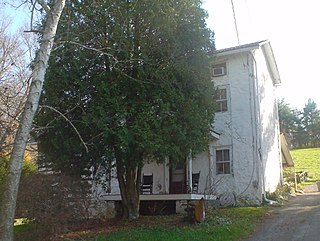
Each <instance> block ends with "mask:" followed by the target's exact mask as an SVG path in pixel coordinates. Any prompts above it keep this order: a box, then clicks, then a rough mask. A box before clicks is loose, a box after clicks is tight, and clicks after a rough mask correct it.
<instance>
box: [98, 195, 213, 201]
mask: <svg viewBox="0 0 320 241" xmlns="http://www.w3.org/2000/svg"><path fill="white" fill-rule="evenodd" d="M202 198H203V199H204V200H216V199H217V197H216V196H215V195H208V194H195V193H186V194H142V195H140V201H196V200H200V199H202ZM99 199H100V200H102V201H121V195H120V194H110V195H103V196H102V197H100V198H99Z"/></svg>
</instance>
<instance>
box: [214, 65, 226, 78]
mask: <svg viewBox="0 0 320 241" xmlns="http://www.w3.org/2000/svg"><path fill="white" fill-rule="evenodd" d="M212 72H213V77H217V76H221V75H225V74H226V71H225V68H224V67H215V68H213V71H212Z"/></svg>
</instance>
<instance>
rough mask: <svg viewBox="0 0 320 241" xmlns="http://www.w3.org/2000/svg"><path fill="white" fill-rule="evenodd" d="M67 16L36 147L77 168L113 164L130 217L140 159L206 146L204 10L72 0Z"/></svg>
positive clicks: (59, 166)
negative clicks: (42, 129)
mask: <svg viewBox="0 0 320 241" xmlns="http://www.w3.org/2000/svg"><path fill="white" fill-rule="evenodd" d="M63 16H64V18H63V19H62V20H61V22H60V26H59V28H58V36H59V37H58V41H59V44H58V45H57V46H56V47H57V48H56V50H55V52H54V55H53V56H52V58H51V61H50V67H49V70H48V73H47V76H46V77H47V80H46V83H45V86H44V94H43V98H42V106H43V108H42V111H41V112H40V113H39V117H38V122H37V123H38V124H39V125H41V126H45V125H46V126H47V128H46V129H45V130H44V131H43V132H42V133H39V143H40V144H39V146H40V151H42V152H43V153H44V160H45V161H46V162H47V163H51V164H52V165H53V168H55V169H56V170H61V171H64V172H68V173H70V174H76V175H78V174H86V175H90V174H92V173H90V172H89V170H90V171H92V170H93V172H95V171H96V170H97V168H98V167H99V166H101V165H107V166H108V167H110V166H111V165H110V163H115V166H116V169H117V177H118V181H119V184H120V190H121V195H122V202H123V206H124V213H125V215H126V217H128V218H130V219H135V218H137V217H138V216H139V184H140V172H141V168H142V167H143V165H144V164H145V163H146V162H149V161H158V162H162V161H164V159H165V158H166V157H170V160H171V161H172V163H174V162H178V161H181V160H183V159H185V157H186V156H187V155H188V154H189V153H190V150H192V153H193V154H196V153H198V152H200V151H203V150H204V149H205V148H207V144H208V138H209V135H208V134H209V129H210V127H211V124H212V121H213V104H214V102H213V101H212V91H213V87H212V85H211V82H210V69H209V55H210V52H211V51H212V50H213V49H214V42H213V34H212V32H210V31H209V30H208V28H207V27H206V24H205V18H206V13H205V11H204V10H203V9H201V1H200V0H179V1H177V0H162V1H150V0H112V1H111V0H96V1H87V0H82V1H79V0H69V1H67V5H66V8H65V14H64V15H63ZM45 106H50V108H46V107H45ZM51 107H53V108H55V109H56V111H52V109H51ZM58 112H60V113H63V114H64V117H66V118H67V119H68V120H69V121H66V120H65V118H63V117H61V115H60V114H58ZM71 123H72V125H73V126H74V127H76V128H77V130H78V131H79V133H80V135H81V137H82V138H83V140H85V142H86V143H85V144H86V146H85V145H84V144H83V143H82V142H81V140H80V138H79V136H78V134H77V133H76V131H74V129H73V128H72V126H71ZM86 148H87V149H86Z"/></svg>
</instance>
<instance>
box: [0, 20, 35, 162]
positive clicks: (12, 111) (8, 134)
mask: <svg viewBox="0 0 320 241" xmlns="http://www.w3.org/2000/svg"><path fill="white" fill-rule="evenodd" d="M10 27H11V25H10V20H9V19H8V18H7V17H6V16H1V19H0V155H2V156H7V155H9V153H10V150H11V149H12V145H13V140H14V134H15V131H16V130H17V127H18V124H19V117H20V115H21V113H22V110H23V107H24V103H25V101H26V97H27V91H28V88H29V78H30V75H31V70H30V68H29V67H30V66H29V65H30V55H29V54H30V52H31V51H32V46H35V42H36V39H35V38H32V36H30V35H26V34H23V33H22V31H19V32H17V33H10V32H9V29H10Z"/></svg>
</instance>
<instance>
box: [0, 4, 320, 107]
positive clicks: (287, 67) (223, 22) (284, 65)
mask: <svg viewBox="0 0 320 241" xmlns="http://www.w3.org/2000/svg"><path fill="white" fill-rule="evenodd" d="M2 1H3V0H0V12H5V13H6V14H8V15H11V16H13V17H14V20H15V23H16V24H17V22H18V23H19V24H17V25H16V26H18V25H20V24H22V23H26V22H28V21H27V19H26V18H27V17H26V15H24V13H25V12H24V13H23V11H26V9H24V10H23V9H21V8H20V9H18V10H17V11H14V10H12V9H11V11H9V10H8V8H7V6H8V5H4V4H3V3H4V2H5V1H3V2H2ZM12 1H13V2H14V0H12ZM203 1H204V4H203V7H204V8H205V9H206V10H207V11H208V13H209V19H208V26H209V27H210V28H211V29H213V30H214V32H215V40H216V48H217V49H221V48H226V47H231V46H236V45H237V44H238V41H237V35H236V30H235V24H234V18H233V12H232V5H231V0H203ZM9 2H10V1H9ZM16 2H17V1H16ZM233 3H234V7H235V13H236V19H237V26H238V32H239V37H240V44H246V43H251V42H255V41H260V40H264V39H269V40H270V41H271V45H272V48H273V51H274V55H275V58H276V61H277V64H278V68H279V72H280V76H281V80H282V86H281V87H279V88H278V89H279V91H278V96H279V97H284V98H285V99H286V101H287V102H288V103H290V105H291V107H294V108H298V109H301V108H303V106H304V105H305V104H306V103H307V100H308V98H311V99H313V100H314V101H315V102H316V103H317V105H318V107H319V108H320V94H319V91H320V88H319V87H320V84H318V82H320V65H319V64H318V62H319V59H320V28H319V26H318V25H319V24H320V1H319V0H304V1H302V0H233ZM318 56H319V57H318Z"/></svg>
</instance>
